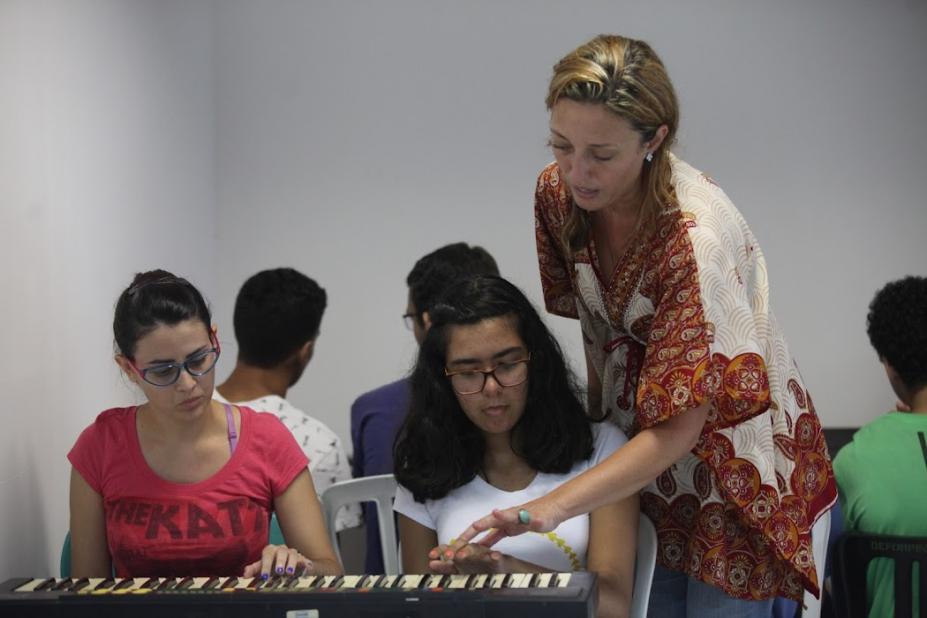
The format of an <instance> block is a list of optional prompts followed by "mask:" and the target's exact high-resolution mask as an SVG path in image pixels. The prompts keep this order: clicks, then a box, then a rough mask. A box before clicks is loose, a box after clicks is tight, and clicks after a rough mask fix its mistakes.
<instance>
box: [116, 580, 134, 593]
mask: <svg viewBox="0 0 927 618" xmlns="http://www.w3.org/2000/svg"><path fill="white" fill-rule="evenodd" d="M134 583H135V580H134V579H132V578H131V577H127V578H125V579H123V580H120V581H119V582H118V583H117V584H116V585H115V586H113V590H125V589H126V588H131V587H132V584H134Z"/></svg>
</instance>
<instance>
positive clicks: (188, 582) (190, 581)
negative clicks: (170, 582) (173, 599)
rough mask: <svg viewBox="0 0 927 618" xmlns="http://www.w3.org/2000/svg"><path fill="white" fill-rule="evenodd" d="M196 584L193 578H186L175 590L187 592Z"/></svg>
mask: <svg viewBox="0 0 927 618" xmlns="http://www.w3.org/2000/svg"><path fill="white" fill-rule="evenodd" d="M194 583H195V582H194V581H193V578H192V577H184V578H183V579H182V580H180V582H178V584H177V585H176V586H174V590H186V589H187V588H189V587H190V586H192V585H193V584H194Z"/></svg>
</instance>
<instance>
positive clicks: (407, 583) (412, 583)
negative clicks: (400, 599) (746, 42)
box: [399, 575, 425, 588]
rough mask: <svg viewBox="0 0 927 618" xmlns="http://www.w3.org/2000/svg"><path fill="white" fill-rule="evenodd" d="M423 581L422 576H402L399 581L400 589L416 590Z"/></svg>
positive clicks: (423, 577)
mask: <svg viewBox="0 0 927 618" xmlns="http://www.w3.org/2000/svg"><path fill="white" fill-rule="evenodd" d="M424 579H425V576H424V575H403V576H402V578H401V579H400V580H399V587H400V588H418V587H420V586H421V585H422V581H423V580H424Z"/></svg>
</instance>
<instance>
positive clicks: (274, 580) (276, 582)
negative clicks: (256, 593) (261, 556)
mask: <svg viewBox="0 0 927 618" xmlns="http://www.w3.org/2000/svg"><path fill="white" fill-rule="evenodd" d="M285 582H286V578H285V577H281V576H279V575H274V576H273V577H271V578H270V579H269V580H267V584H266V585H265V586H264V588H266V589H268V590H275V589H277V588H279V587H280V586H282V585H283V584H284V583H285Z"/></svg>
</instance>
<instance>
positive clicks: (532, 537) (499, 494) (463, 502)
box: [393, 423, 628, 572]
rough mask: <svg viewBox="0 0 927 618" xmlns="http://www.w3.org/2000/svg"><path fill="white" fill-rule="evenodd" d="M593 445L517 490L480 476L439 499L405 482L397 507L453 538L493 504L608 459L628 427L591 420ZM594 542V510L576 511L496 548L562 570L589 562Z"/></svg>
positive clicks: (522, 497) (523, 496)
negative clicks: (559, 470)
mask: <svg viewBox="0 0 927 618" xmlns="http://www.w3.org/2000/svg"><path fill="white" fill-rule="evenodd" d="M592 434H593V438H594V447H593V452H592V456H591V457H590V458H589V459H587V460H586V461H582V462H579V463H577V464H576V465H575V466H573V469H572V470H570V471H569V472H568V473H566V474H547V473H544V472H538V473H537V475H536V476H535V477H534V479H533V480H532V481H531V483H530V484H529V485H528V486H527V487H525V488H524V489H520V490H518V491H505V490H502V489H498V488H496V487H493V486H492V485H490V484H489V483H487V482H486V481H484V480H483V478H482V477H480V476H477V477H476V478H474V479H473V480H472V481H470V482H469V483H467V484H466V485H463V486H462V487H458V488H457V489H454V490H453V491H451V492H450V493H449V494H448V495H446V496H445V497H443V498H441V499H439V500H426V501H425V503H424V504H422V503H419V502H416V501H415V499H414V498H413V497H412V492H410V491H409V490H408V489H406V488H405V487H403V486H401V485H400V486H399V488H398V489H397V490H396V502H395V504H394V505H393V508H394V509H395V510H396V512H398V513H402V514H403V515H405V516H406V517H408V518H409V519H412V520H414V521H416V522H418V523H420V524H421V525H423V526H425V527H426V528H429V529H431V530H434V531H436V532H437V535H438V543H450V542H451V541H452V540H453V539H454V538H455V536H456V535H458V534H460V533H461V532H463V531H464V530H466V528H467V526H469V525H470V524H471V523H473V522H474V521H476V520H477V519H479V518H480V517H482V516H484V515H486V514H487V513H488V512H489V510H490V509H493V508H500V509H504V508H508V507H510V506H516V505H518V504H522V503H524V502H528V501H530V500H534V499H535V498H540V497H541V496H543V495H545V494H548V493H550V492H551V491H553V490H554V489H556V488H557V487H558V486H559V485H561V484H563V483H564V482H566V481H568V480H570V479H571V478H573V477H574V476H577V475H579V474H581V473H582V472H584V471H585V470H587V469H588V468H591V467H592V466H594V465H596V464H597V463H599V462H600V461H602V460H604V459H606V458H607V457H608V456H609V455H611V454H612V453H614V452H615V451H616V450H617V449H618V448H620V447H621V446H622V445H624V443H625V442H627V441H628V439H627V437H626V436H625V435H624V433H622V432H621V430H620V429H618V428H617V427H615V426H614V425H613V424H611V423H596V424H594V425H593V426H592ZM588 544H589V515H588V514H583V515H577V516H576V517H574V518H572V519H568V520H566V521H565V522H563V523H562V524H560V525H559V526H558V527H557V528H556V529H555V530H553V531H552V532H544V533H537V532H529V533H527V534H522V535H519V536H516V537H509V538H505V539H502V540H501V541H499V542H498V543H497V544H496V545H495V548H496V549H498V550H499V551H500V552H502V553H504V554H508V555H509V556H512V557H515V558H519V559H521V560H525V561H527V562H531V563H534V564H537V565H538V566H542V567H546V568H548V569H552V570H554V571H557V572H569V571H578V570H583V569H585V568H586V546H587V545H588Z"/></svg>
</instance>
